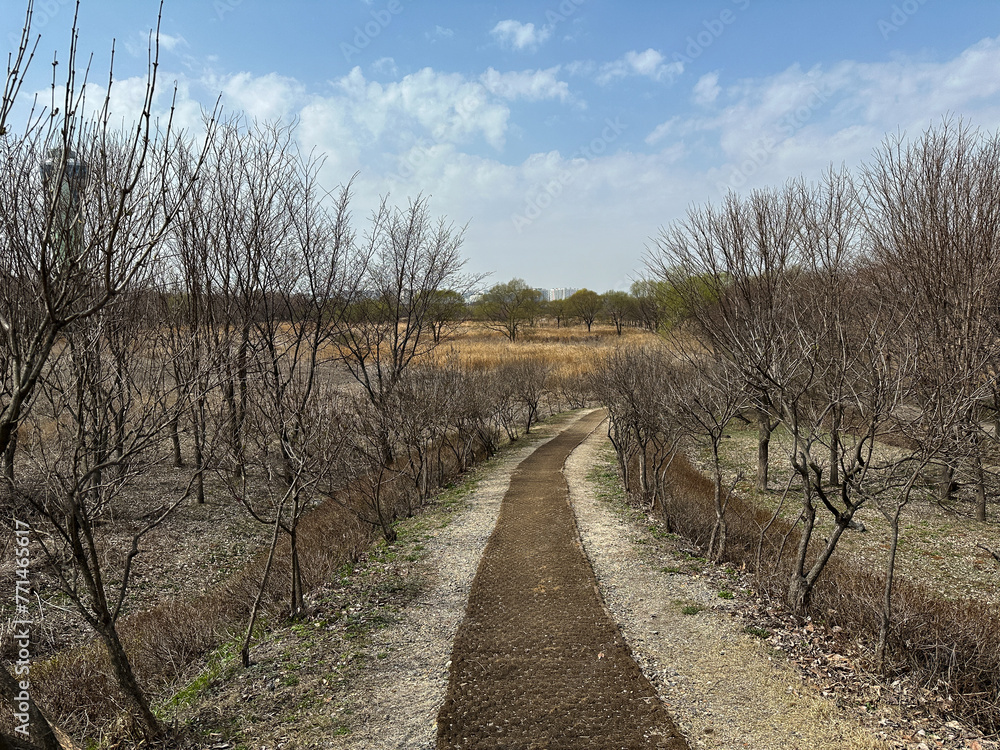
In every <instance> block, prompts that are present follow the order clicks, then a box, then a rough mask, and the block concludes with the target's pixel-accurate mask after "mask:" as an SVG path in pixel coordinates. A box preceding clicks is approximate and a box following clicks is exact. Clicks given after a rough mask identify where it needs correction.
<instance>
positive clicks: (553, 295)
mask: <svg viewBox="0 0 1000 750" xmlns="http://www.w3.org/2000/svg"><path fill="white" fill-rule="evenodd" d="M577 291H578V290H577V289H570V288H568V287H562V288H561V289H549V297H548V300H549V302H554V301H555V300H557V299H569V298H570V297H572V296H573V295H574V294H576V293H577Z"/></svg>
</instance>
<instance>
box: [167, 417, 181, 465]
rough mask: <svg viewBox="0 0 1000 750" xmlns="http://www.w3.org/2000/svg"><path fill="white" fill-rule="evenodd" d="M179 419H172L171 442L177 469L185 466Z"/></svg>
mask: <svg viewBox="0 0 1000 750" xmlns="http://www.w3.org/2000/svg"><path fill="white" fill-rule="evenodd" d="M178 421H179V418H178V417H174V418H173V419H171V420H170V443H171V445H172V446H173V452H174V468H175V469H179V468H181V467H182V466H184V457H183V456H182V455H181V436H180V431H179V430H178V426H177V422H178Z"/></svg>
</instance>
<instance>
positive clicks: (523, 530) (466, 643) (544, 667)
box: [438, 412, 687, 750]
mask: <svg viewBox="0 0 1000 750" xmlns="http://www.w3.org/2000/svg"><path fill="white" fill-rule="evenodd" d="M602 418H603V413H602V412H595V413H593V414H590V415H588V416H586V417H584V418H582V419H580V420H579V421H577V422H576V423H574V424H573V425H571V426H570V427H569V428H567V429H566V430H564V431H563V432H562V433H561V434H560V435H558V436H557V437H555V438H554V439H552V440H551V441H550V442H548V443H546V444H545V445H544V446H542V447H540V448H539V449H538V450H536V451H535V452H534V453H533V454H532V455H531V456H530V457H529V458H527V459H525V460H524V461H523V462H522V463H521V464H520V466H519V467H518V469H517V471H516V472H515V473H514V476H513V479H512V481H511V484H510V488H509V490H508V491H507V494H506V496H505V497H504V501H503V505H502V506H501V511H500V518H499V520H498V522H497V526H496V529H495V530H494V532H493V535H492V536H491V537H490V540H489V543H488V544H487V546H486V549H485V551H484V553H483V558H482V560H481V562H480V566H479V570H478V572H477V574H476V577H475V579H474V580H473V583H472V590H471V593H470V597H469V605H468V609H467V610H466V617H465V620H464V621H463V622H462V624H461V626H460V627H459V630H458V633H457V635H456V638H455V645H454V650H453V653H452V664H451V668H450V675H449V678H450V679H449V687H448V693H447V697H446V700H445V703H444V706H443V707H442V709H441V712H440V714H439V716H438V748H441V749H444V748H471V747H475V748H505V749H514V748H525V749H527V748H539V749H541V748H551V749H553V750H554V749H555V748H588V747H593V748H601V749H602V750H611V749H612V748H673V749H675V750H680V748H686V747H687V744H686V743H685V742H684V740H683V739H682V738H681V737H680V735H679V733H678V732H677V729H676V727H675V726H674V724H673V722H672V720H671V718H670V716H669V715H668V713H667V711H666V709H665V708H664V706H663V704H662V703H661V702H660V699H659V697H658V696H657V693H656V691H655V690H654V689H653V687H652V686H651V685H650V683H649V681H648V680H647V679H646V678H645V676H644V675H643V674H642V671H641V670H640V669H639V667H638V665H637V664H636V662H635V661H634V660H633V658H632V654H631V651H630V650H629V647H628V645H627V644H626V643H625V641H624V639H623V638H622V635H621V633H620V631H619V630H618V627H617V626H616V625H615V623H614V622H613V621H612V619H611V618H610V616H609V615H608V612H607V610H606V609H605V607H604V604H603V602H602V600H601V598H600V595H599V594H598V591H597V584H596V580H595V578H594V573H593V570H592V569H591V566H590V562H589V561H588V559H587V557H586V556H585V555H584V553H583V550H582V548H581V545H580V540H579V534H578V532H577V527H576V522H575V520H574V516H573V511H572V509H571V508H570V505H569V491H568V487H567V484H566V480H565V478H564V476H563V474H562V469H563V465H564V463H565V462H566V459H567V457H568V456H569V455H570V453H572V451H573V450H574V449H575V448H576V447H577V446H578V445H579V444H580V443H581V441H583V440H584V439H585V438H586V437H587V436H588V435H589V434H590V433H591V432H592V431H593V430H594V428H595V427H596V426H597V425H598V424H599V423H600V422H601V420H602Z"/></svg>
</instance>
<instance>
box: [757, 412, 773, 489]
mask: <svg viewBox="0 0 1000 750" xmlns="http://www.w3.org/2000/svg"><path fill="white" fill-rule="evenodd" d="M770 447H771V415H770V414H768V413H767V412H766V411H765V410H763V409H760V410H758V411H757V489H758V490H760V491H761V492H766V491H767V484H768V481H767V471H768V463H769V461H768V454H769V452H770Z"/></svg>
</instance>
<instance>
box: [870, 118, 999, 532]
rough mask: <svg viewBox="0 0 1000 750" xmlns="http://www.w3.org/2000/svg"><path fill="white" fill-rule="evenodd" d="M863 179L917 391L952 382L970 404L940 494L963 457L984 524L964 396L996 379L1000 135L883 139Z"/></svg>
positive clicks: (973, 433)
mask: <svg viewBox="0 0 1000 750" xmlns="http://www.w3.org/2000/svg"><path fill="white" fill-rule="evenodd" d="M862 176H863V179H864V185H865V189H866V196H867V200H868V203H869V210H868V211H867V212H866V214H865V216H866V226H865V228H866V232H867V235H868V237H869V240H870V242H871V246H872V252H873V263H874V266H875V268H876V269H878V270H879V271H880V272H881V274H880V283H881V284H882V285H883V288H884V293H885V294H886V295H887V296H889V297H891V298H892V299H894V300H897V301H898V306H897V314H898V317H899V319H900V320H901V321H902V322H903V323H905V330H906V331H907V332H910V333H911V334H912V335H913V337H914V338H915V339H916V340H919V341H920V349H919V354H920V367H919V373H920V381H921V383H922V387H923V388H924V389H925V390H926V391H927V392H928V393H937V392H940V390H941V389H942V387H943V386H945V385H948V387H949V388H952V389H953V395H952V398H953V399H954V400H955V402H956V403H962V402H964V403H966V404H967V405H968V412H967V414H966V416H965V418H964V420H963V423H962V424H961V425H959V426H956V428H955V429H956V430H957V433H956V436H955V437H956V440H955V443H956V450H957V451H958V455H956V456H953V457H952V459H951V460H946V461H945V462H944V463H943V465H942V468H943V470H944V476H943V479H942V481H941V483H940V485H941V492H942V495H943V497H945V498H947V497H948V496H949V495H950V493H951V487H952V478H951V475H952V472H953V471H954V468H955V463H956V462H957V461H958V459H959V458H960V457H961V455H962V454H964V455H965V456H966V457H967V460H968V461H970V462H971V463H972V464H973V474H974V477H975V484H976V487H977V498H976V517H977V519H979V520H985V518H986V493H985V488H984V486H983V481H982V476H983V470H982V448H981V445H982V444H983V443H984V442H985V441H987V440H989V439H990V436H989V435H988V434H987V433H986V431H985V430H984V429H983V427H982V424H981V417H980V414H979V411H980V410H979V409H978V407H977V403H978V402H979V401H980V399H975V400H972V399H970V389H973V390H974V389H977V388H979V387H980V385H981V384H982V382H983V379H984V377H985V376H986V375H988V374H990V373H992V372H993V369H992V368H993V363H994V362H995V361H996V359H997V354H998V346H1000V338H998V336H997V335H996V334H997V332H996V328H995V327H994V326H993V325H991V321H993V320H996V316H995V315H994V314H993V313H994V310H995V309H996V303H995V300H996V296H997V292H998V291H1000V259H998V257H997V253H996V247H997V245H998V243H1000V136H998V135H996V134H993V135H983V134H980V133H978V132H977V131H974V130H973V129H971V128H970V127H968V126H967V125H965V124H964V123H962V122H960V121H959V122H954V121H952V120H944V121H943V122H942V123H941V124H940V125H939V126H937V127H931V128H929V129H928V130H926V131H925V132H924V133H923V134H922V135H921V137H920V138H919V139H918V140H916V141H915V142H912V143H911V142H907V141H906V140H904V136H903V135H902V134H898V135H896V136H892V137H890V138H887V139H886V141H885V142H884V143H883V145H882V147H881V148H880V149H879V150H878V151H877V152H876V154H875V158H874V160H873V161H872V163H871V164H869V165H867V166H866V167H865V168H864V170H863V172H862ZM982 400H985V399H982ZM946 411H947V412H949V413H950V410H946Z"/></svg>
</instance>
